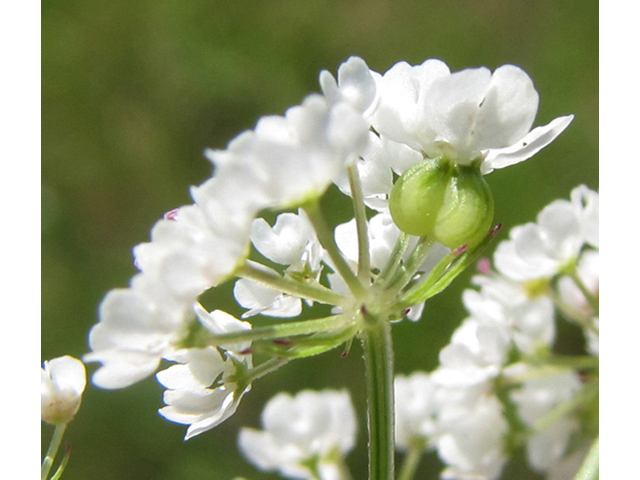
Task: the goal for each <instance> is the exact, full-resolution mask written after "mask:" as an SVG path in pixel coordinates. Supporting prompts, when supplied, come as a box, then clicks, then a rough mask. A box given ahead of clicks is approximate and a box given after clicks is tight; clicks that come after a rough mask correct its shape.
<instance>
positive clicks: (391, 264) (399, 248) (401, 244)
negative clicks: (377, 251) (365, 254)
mask: <svg viewBox="0 0 640 480" xmlns="http://www.w3.org/2000/svg"><path fill="white" fill-rule="evenodd" d="M410 239H411V236H410V235H408V234H406V233H404V232H401V233H400V236H399V237H398V240H397V241H396V244H395V245H394V247H393V251H392V252H391V256H390V257H389V261H388V262H387V264H386V265H385V266H384V268H383V269H382V271H381V272H380V275H378V278H376V281H375V284H376V285H379V286H380V287H382V288H385V287H386V286H387V283H388V282H389V280H391V279H392V278H393V276H394V275H395V274H396V272H397V271H398V268H399V267H400V264H401V263H402V257H403V256H404V254H405V252H406V251H407V248H409V240H410Z"/></svg>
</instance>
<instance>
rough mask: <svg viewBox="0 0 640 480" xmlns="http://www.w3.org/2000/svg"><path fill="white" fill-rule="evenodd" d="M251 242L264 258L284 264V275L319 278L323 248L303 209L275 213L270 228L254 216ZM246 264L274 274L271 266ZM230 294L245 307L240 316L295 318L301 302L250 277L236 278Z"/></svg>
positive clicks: (297, 298) (265, 222) (261, 219)
mask: <svg viewBox="0 0 640 480" xmlns="http://www.w3.org/2000/svg"><path fill="white" fill-rule="evenodd" d="M251 242H252V243H253V245H254V246H255V248H256V250H258V252H260V253H261V254H262V255H263V256H264V257H266V258H268V259H269V260H271V261H273V262H275V263H278V264H280V265H285V266H286V269H285V274H287V275H291V274H294V275H296V276H300V275H302V276H303V277H305V278H308V279H313V280H315V281H318V280H319V278H320V274H321V273H322V264H321V260H322V258H323V256H324V250H323V249H322V246H321V245H320V242H319V241H318V239H317V237H316V234H315V231H314V230H313V226H312V225H311V223H310V222H309V220H308V218H307V216H306V214H305V213H304V211H303V210H300V211H299V212H298V214H297V215H296V214H294V213H282V214H280V215H278V217H277V218H276V222H275V224H274V226H273V227H271V226H270V225H269V224H268V223H267V221H266V220H265V219H263V218H257V219H255V220H254V221H253V223H252V225H251ZM248 263H250V264H251V265H253V266H255V268H258V269H262V270H265V271H269V272H272V273H275V271H274V270H273V269H271V268H268V267H265V266H263V265H261V264H259V263H256V262H251V261H249V262H248ZM233 295H234V297H235V299H236V301H237V302H238V304H239V305H240V306H242V307H244V308H248V309H249V311H248V312H246V313H244V314H243V315H242V317H243V318H246V317H250V316H253V315H257V314H262V315H268V316H272V317H296V316H298V315H299V314H300V312H301V311H302V301H301V299H300V298H299V297H295V296H291V295H287V294H284V293H282V292H280V291H278V290H275V289H273V288H270V287H267V286H265V285H261V284H259V283H256V282H253V281H251V280H246V279H240V280H238V281H237V282H236V283H235V285H234V289H233ZM307 303H309V304H310V305H311V304H312V302H307Z"/></svg>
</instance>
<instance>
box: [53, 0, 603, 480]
mask: <svg viewBox="0 0 640 480" xmlns="http://www.w3.org/2000/svg"><path fill="white" fill-rule="evenodd" d="M597 28H598V4H597V2H594V1H584V0H570V1H558V0H553V1H548V0H538V1H531V0H515V1H497V0H482V1H480V0H452V1H446V0H438V1H411V0H395V1H393V0H374V1H356V0H351V1H337V0H333V1H324V2H323V1H319V0H263V1H259V0H256V1H248V0H235V1H230V0H229V1H212V0H208V1H205V0H181V1H168V0H110V1H104V0H100V1H99V0H82V1H79V0H58V1H56V2H43V4H42V359H43V360H44V359H50V358H54V357H57V356H61V355H64V354H70V355H74V356H76V357H80V356H81V355H82V354H84V353H85V352H86V351H87V345H86V335H87V331H88V329H89V328H90V327H91V326H92V325H93V324H94V323H95V322H96V308H97V305H98V304H99V302H100V300H101V298H102V297H103V296H104V295H105V293H106V292H107V291H108V290H109V289H111V288H114V287H122V286H126V284H127V282H128V280H129V278H130V277H131V276H132V275H133V274H134V273H135V269H134V268H133V266H132V264H131V248H132V247H133V246H134V245H135V244H137V243H140V242H143V241H146V240H147V239H148V234H149V229H150V227H151V225H152V224H153V223H154V222H155V221H156V220H157V219H158V218H159V217H160V216H161V215H162V214H163V213H164V212H166V211H168V210H170V209H172V208H174V207H176V206H179V205H183V204H186V203H190V198H189V194H188V187H189V186H190V185H196V184H199V183H201V182H202V181H204V180H205V179H206V178H207V177H208V176H209V175H210V174H211V166H210V164H209V163H208V161H207V160H205V159H204V158H203V156H202V151H203V149H204V148H206V147H214V148H224V147H225V145H226V143H227V142H228V141H229V140H230V139H231V138H232V137H233V136H235V135H236V134H237V133H239V132H240V131H242V130H244V129H247V128H252V127H253V126H254V125H255V122H256V121H257V119H258V118H259V117H260V116H263V115H267V114H282V113H283V112H284V111H285V109H286V108H288V107H289V106H291V105H294V104H297V103H299V102H300V101H301V100H302V98H303V97H304V96H305V95H306V94H308V93H310V92H315V91H319V88H318V84H317V76H318V73H319V72H320V70H322V69H325V68H326V69H329V70H330V71H332V72H334V73H335V71H336V69H337V67H338V65H339V64H340V63H341V62H342V61H344V60H345V59H346V58H348V57H349V56H350V55H359V56H362V57H363V58H364V59H365V60H366V61H367V63H368V65H369V66H370V68H372V69H374V70H376V71H379V72H384V71H386V70H387V69H388V68H390V67H391V66H392V65H393V64H394V63H396V62H398V61H400V60H406V61H408V62H410V63H412V64H417V63H422V62H423V61H424V60H425V59H427V58H431V57H436V58H440V59H443V60H445V61H446V62H447V63H448V64H449V66H450V67H451V69H452V70H454V71H455V70H460V69H463V68H466V67H474V66H481V65H485V66H488V67H490V68H492V69H494V68H496V67H498V66H500V65H502V64H505V63H514V64H516V65H519V66H521V67H523V68H524V69H525V70H526V71H527V72H528V73H529V74H530V75H531V77H532V78H533V79H534V81H535V84H536V87H537V89H538V91H539V92H540V97H541V103H540V110H539V114H538V118H537V120H536V124H537V125H541V124H545V123H547V122H549V121H550V120H552V119H553V118H555V117H556V116H559V115H565V114H569V113H574V114H575V115H576V119H575V121H574V122H573V124H572V125H571V126H570V128H569V129H568V130H567V131H566V132H565V133H564V134H563V135H562V136H561V137H560V138H559V139H558V140H557V141H556V142H555V143H554V144H552V145H551V146H549V147H548V148H547V149H545V150H544V151H543V152H541V153H540V154H538V155H537V156H536V157H535V158H534V159H532V160H530V161H528V162H525V163H524V164H522V165H519V166H518V167H514V168H509V169H505V170H499V171H496V172H494V173H492V174H491V175H490V176H489V177H488V178H487V180H488V182H489V184H490V185H491V187H492V190H493V192H494V196H495V200H496V222H502V223H503V224H504V225H505V230H503V233H502V236H501V238H506V234H507V233H506V232H507V231H508V229H509V228H510V227H512V226H514V225H516V224H519V223H524V222H526V221H532V220H533V219H534V218H535V215H536V213H537V212H538V211H539V210H540V209H541V208H542V207H543V206H544V205H546V204H547V203H549V202H550V201H552V200H554V199H555V198H558V197H567V196H568V194H569V192H570V190H571V188H573V187H574V186H576V185H577V184H580V183H586V184H587V185H589V186H590V187H591V188H594V189H597V188H598V160H597V152H598V31H597ZM331 195H335V199H334V200H335V201H336V202H337V204H340V205H342V204H343V199H341V198H339V195H340V194H339V193H336V192H335V191H332V192H331ZM348 214H349V212H348V211H346V210H338V211H337V213H336V215H337V216H336V217H334V220H338V219H340V220H343V219H345V218H346V216H347V215H348ZM471 273H472V272H467V273H466V275H465V276H463V277H461V278H459V279H457V281H456V282H455V283H454V285H453V286H452V287H451V288H450V289H449V290H448V291H447V292H445V293H443V294H441V295H439V296H438V297H436V298H434V299H432V300H431V301H430V303H428V304H427V308H426V312H425V316H424V317H423V319H422V320H421V321H420V322H418V323H416V324H413V323H411V322H402V323H400V324H397V325H395V326H394V340H395V346H396V370H397V371H398V372H400V373H410V372H412V371H414V370H418V369H420V370H428V369H431V368H433V367H434V366H435V365H436V362H437V354H438V351H439V349H441V348H442V347H443V346H444V345H446V343H447V342H448V339H449V336H450V334H451V332H452V331H453V329H454V328H455V326H456V325H457V324H458V323H459V322H460V321H461V320H462V319H463V318H464V316H465V312H464V309H463V307H462V304H461V301H460V295H461V292H462V290H463V289H464V288H465V286H467V285H468V283H469V282H468V280H469V276H470V274H471ZM221 290H222V291H224V292H227V293H228V292H230V290H229V288H228V287H224V288H222V289H221ZM218 298H224V295H216V299H218ZM228 298H231V297H230V296H228ZM217 306H218V307H219V308H223V309H227V310H229V311H231V312H233V313H239V312H240V310H239V309H238V308H237V306H234V305H233V303H232V301H229V300H226V301H225V300H222V301H220V303H218V304H217ZM563 348H569V349H571V348H573V347H571V346H569V347H563ZM339 353H340V352H339V351H336V352H329V353H326V354H324V355H320V356H318V357H314V358H309V359H304V360H298V361H296V362H294V363H292V364H290V365H288V366H286V367H285V368H283V369H281V370H280V371H278V372H276V373H275V374H272V375H270V376H268V377H266V378H265V379H262V380H259V381H258V382H256V384H255V385H254V388H253V390H252V391H251V392H250V393H249V394H248V395H246V396H245V398H244V399H243V401H242V403H241V405H240V407H239V410H238V412H237V413H236V415H234V416H233V417H232V418H231V419H229V420H228V421H227V422H225V423H224V424H223V425H221V426H220V427H218V428H216V429H215V430H213V431H210V432H208V433H205V434H203V435H201V436H199V437H196V438H195V439H192V440H190V441H188V442H183V440H182V437H183V435H184V431H185V427H183V426H180V425H176V424H171V423H169V422H167V421H165V420H163V419H162V418H161V417H159V415H158V414H157V413H156V410H157V409H158V408H159V407H161V406H162V400H161V393H162V389H161V388H160V386H159V385H157V384H156V382H155V380H154V379H153V378H150V379H147V380H146V381H144V382H142V383H140V384H137V385H135V386H133V387H130V388H128V389H125V390H121V391H103V390H99V389H97V388H95V387H93V386H89V387H88V389H87V392H86V393H85V397H84V402H83V406H82V408H81V410H80V412H79V413H78V416H77V418H76V420H75V421H74V422H73V423H72V424H71V426H70V427H69V429H68V433H67V436H66V440H67V441H68V442H70V443H71V445H72V451H73V453H72V459H71V462H70V464H69V466H68V469H67V472H66V473H65V477H66V478H67V479H68V480H72V479H88V478H91V479H94V480H98V479H113V480H128V479H132V480H133V479H136V480H138V479H147V478H149V479H162V480H173V479H176V480H177V479H192V480H200V479H231V478H233V477H234V476H236V475H239V476H246V477H248V478H251V479H257V478H276V477H270V476H268V475H264V474H261V473H259V472H258V471H257V470H255V469H254V468H253V467H252V466H251V465H249V464H248V463H246V462H245V461H244V460H243V458H242V457H241V455H240V453H239V452H238V451H237V448H236V439H237V432H238V429H239V427H240V426H244V425H248V426H258V422H259V414H260V411H261V409H262V406H263V405H264V403H265V402H266V401H267V400H268V399H269V398H270V397H271V396H273V395H274V394H275V393H277V392H278V391H281V390H285V391H289V392H291V393H295V392H297V391H299V390H301V389H304V388H313V389H321V388H348V389H349V390H350V392H351V394H352V397H353V400H354V404H355V406H356V408H357V409H358V412H359V419H360V430H359V436H358V447H357V449H356V450H355V451H354V452H352V453H351V454H350V456H349V457H348V462H349V464H350V466H351V467H352V472H353V475H354V479H355V480H359V479H363V478H366V449H365V447H366V431H365V422H364V409H365V398H364V380H363V364H362V358H361V349H360V347H359V346H354V348H353V349H352V351H351V354H350V355H349V356H347V357H346V358H341V357H340V355H339ZM88 368H89V371H90V372H92V371H94V370H95V368H96V366H95V365H90V366H89V367H88ZM42 432H43V435H42V444H43V448H45V447H46V444H47V442H48V439H49V438H50V434H51V432H52V428H51V427H50V426H48V425H44V426H43V429H42ZM522 463H523V462H522V460H516V461H514V462H512V464H510V465H509V467H508V469H507V471H506V472H505V476H504V478H510V479H528V478H531V479H535V478H541V477H539V476H537V475H534V474H532V473H530V472H527V470H526V468H524V467H523V466H522ZM439 468H440V467H439V465H438V460H437V457H436V456H435V454H434V455H430V456H428V457H427V458H426V459H425V460H424V461H423V464H422V469H421V471H420V473H419V475H418V476H417V478H420V479H431V478H437V472H438V470H439Z"/></svg>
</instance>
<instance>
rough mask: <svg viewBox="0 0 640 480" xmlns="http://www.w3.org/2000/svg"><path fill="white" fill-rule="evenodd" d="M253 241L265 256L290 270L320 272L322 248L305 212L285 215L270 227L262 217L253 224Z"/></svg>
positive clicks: (280, 216)
mask: <svg viewBox="0 0 640 480" xmlns="http://www.w3.org/2000/svg"><path fill="white" fill-rule="evenodd" d="M251 242H252V243H253V245H254V246H255V247H256V250H258V251H259V252H260V253H261V254H262V255H264V256H265V257H266V258H268V259H269V260H271V261H273V262H275V263H278V264H280V265H286V266H287V271H293V272H301V271H304V270H305V269H309V270H310V271H312V272H316V271H319V270H320V261H321V260H322V258H323V249H322V247H321V246H320V242H319V241H318V238H317V237H316V234H315V231H314V230H313V226H312V225H311V223H310V222H309V219H308V218H307V216H306V214H305V213H304V211H302V210H300V211H299V212H298V214H297V215H296V214H294V213H282V214H280V215H278V217H277V218H276V222H275V224H274V225H273V227H271V226H270V225H269V224H268V223H267V221H266V220H265V219H263V218H257V219H256V220H255V221H254V222H253V223H252V225H251Z"/></svg>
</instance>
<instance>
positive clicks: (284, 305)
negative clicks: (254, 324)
mask: <svg viewBox="0 0 640 480" xmlns="http://www.w3.org/2000/svg"><path fill="white" fill-rule="evenodd" d="M262 269H264V270H271V269H267V268H265V267H262ZM271 271H273V270H271ZM274 273H275V272H274ZM233 296H234V298H235V299H236V301H237V302H238V304H239V305H240V306H241V307H244V308H248V309H249V311H247V312H245V313H243V314H242V318H248V317H252V316H254V315H258V314H260V315H267V316H269V317H281V318H291V317H297V316H298V315H300V312H302V301H301V300H300V298H299V297H294V296H291V295H286V294H284V293H282V292H279V291H278V290H275V289H273V288H270V287H267V286H264V285H261V284H260V283H257V282H253V281H251V280H246V279H244V278H241V279H240V280H238V281H237V282H236V283H235V285H234V286H233Z"/></svg>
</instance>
